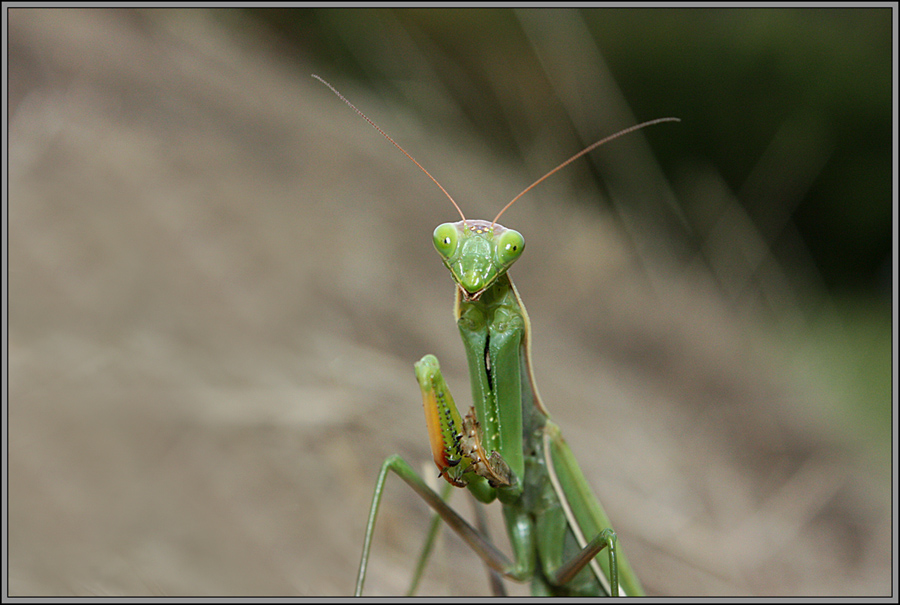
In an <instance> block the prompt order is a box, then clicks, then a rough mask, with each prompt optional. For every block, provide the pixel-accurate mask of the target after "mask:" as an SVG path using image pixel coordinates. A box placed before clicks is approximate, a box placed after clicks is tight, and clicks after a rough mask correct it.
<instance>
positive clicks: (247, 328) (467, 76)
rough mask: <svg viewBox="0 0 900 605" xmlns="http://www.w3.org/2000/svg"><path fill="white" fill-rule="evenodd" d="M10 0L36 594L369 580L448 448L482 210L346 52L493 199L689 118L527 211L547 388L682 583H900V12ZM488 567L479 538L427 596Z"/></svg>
mask: <svg viewBox="0 0 900 605" xmlns="http://www.w3.org/2000/svg"><path fill="white" fill-rule="evenodd" d="M7 17H8V27H9V74H8V81H9V96H8V103H9V112H8V115H9V223H8V224H9V225H10V229H9V293H10V294H9V423H8V427H9V428H8V453H9V457H8V468H9V497H8V506H9V509H8V513H9V514H8V519H9V526H8V527H9V584H8V587H9V588H8V589H9V594H10V595H16V596H24V595H223V596H231V595H281V596H288V595H290V596H294V595H347V594H350V593H352V590H353V584H354V580H355V575H356V566H357V564H358V560H359V554H360V549H361V545H362V536H363V531H364V526H365V517H366V514H367V511H368V506H369V501H370V498H371V492H372V488H373V486H374V480H375V476H376V474H377V471H378V468H379V466H380V464H381V462H382V460H383V459H384V458H385V457H386V456H388V455H390V454H393V453H399V454H401V455H403V456H404V457H405V458H406V459H407V460H409V461H410V462H411V463H412V464H413V465H414V466H419V465H422V467H423V469H424V470H423V473H424V474H426V475H430V474H432V473H433V468H432V466H433V465H432V463H431V462H430V453H429V451H428V444H427V437H426V433H425V429H424V422H423V418H422V413H421V403H420V401H421V399H420V396H419V394H418V389H417V387H416V384H415V381H414V378H413V373H412V363H413V362H414V361H416V360H417V359H419V358H420V357H421V356H422V355H424V354H425V353H435V354H437V355H438V357H439V358H440V359H441V360H442V366H443V367H444V368H445V371H446V372H447V377H448V381H449V383H450V386H451V388H453V389H454V390H455V391H456V393H457V395H456V396H457V398H458V400H459V401H460V405H461V406H467V405H468V403H467V402H468V386H467V381H466V376H467V374H466V369H465V361H464V357H463V351H462V346H461V343H460V342H459V339H458V335H457V334H456V329H455V326H454V325H453V321H452V316H451V311H452V299H453V287H452V283H451V281H450V279H449V276H448V275H447V274H446V271H445V269H443V268H442V266H441V263H440V261H439V259H438V257H437V255H436V254H435V253H434V251H433V248H432V245H431V242H430V239H431V232H432V230H433V228H434V226H436V225H437V224H438V223H440V222H444V221H452V220H456V218H457V216H456V215H455V211H454V210H453V208H452V206H451V205H450V203H449V201H447V200H446V198H445V197H444V196H443V194H442V193H441V192H440V191H439V190H438V189H437V188H436V187H435V186H434V184H433V183H431V181H430V180H428V178H427V177H426V176H425V175H424V174H422V173H421V172H420V171H419V170H418V168H416V167H415V165H413V164H412V163H410V162H409V161H408V160H407V159H406V158H405V157H403V156H402V155H401V154H400V153H399V152H397V150H396V149H394V148H393V146H391V145H390V144H389V143H388V142H387V141H385V140H384V139H383V138H382V137H381V136H379V135H378V133H376V132H375V131H374V130H372V128H371V127H369V126H368V125H367V124H366V123H365V122H364V121H363V120H361V119H360V118H359V117H358V116H356V114H354V113H353V111H352V110H350V109H349V108H348V107H346V106H345V105H344V104H343V103H341V101H340V100H339V99H337V97H335V96H334V95H333V94H332V93H331V92H330V91H329V90H328V89H327V88H326V87H324V86H323V85H322V84H320V83H319V82H317V81H315V80H314V79H313V78H311V77H310V74H312V73H316V74H318V75H320V76H322V77H323V78H324V79H326V80H328V81H330V82H331V83H332V84H333V85H335V86H336V87H337V88H338V90H340V91H341V92H342V93H343V94H344V95H345V96H347V97H348V98H349V99H350V100H351V101H353V102H354V103H355V104H356V105H357V106H358V107H359V108H360V109H362V110H363V111H364V112H365V113H366V114H367V115H368V116H369V117H370V118H372V119H373V120H375V121H376V122H377V123H378V124H379V125H380V126H381V127H382V128H384V129H385V130H386V131H387V132H388V133H389V134H390V135H391V136H392V137H393V138H394V139H395V140H397V141H398V142H399V143H400V144H401V145H403V146H404V148H405V149H406V150H407V151H408V152H409V153H410V154H412V155H413V156H414V157H415V158H416V159H417V160H418V161H419V162H420V163H422V164H423V165H424V166H425V167H426V168H427V169H428V170H429V171H430V172H431V173H432V174H433V175H434V176H435V177H436V178H437V179H438V181H440V182H441V184H442V185H443V186H444V187H445V188H447V190H448V191H449V192H450V193H451V195H453V196H454V198H455V199H456V200H457V201H458V202H459V204H460V205H461V207H462V209H463V211H464V212H465V213H466V216H468V217H470V218H486V219H490V218H492V217H493V216H494V215H495V214H496V213H497V211H498V210H499V209H500V208H501V207H502V206H503V205H504V204H505V203H506V202H507V201H509V200H510V199H512V198H513V197H514V196H515V195H516V194H518V193H519V192H520V191H521V190H522V189H524V188H525V187H527V186H528V185H529V184H531V183H532V182H533V181H534V180H536V179H537V178H539V177H540V176H542V175H543V174H544V173H545V172H547V171H548V170H550V169H551V168H553V167H554V166H556V165H557V164H559V163H560V162H561V161H563V160H564V159H566V158H568V157H569V156H571V155H572V154H574V153H575V152H577V151H579V150H580V149H582V148H583V147H585V146H587V145H589V144H590V143H592V142H594V141H596V140H598V139H600V138H602V137H604V136H606V135H608V134H611V133H613V132H616V131H617V130H619V129H621V128H625V127H627V126H630V125H632V124H635V123H637V122H640V121H644V120H650V119H654V118H659V117H666V116H675V117H678V118H680V119H681V122H680V123H669V124H662V125H658V126H653V127H651V128H648V129H646V130H642V131H641V132H639V133H635V134H631V135H628V136H627V137H624V138H622V139H618V140H616V141H615V142H613V143H610V144H609V145H606V146H604V147H602V148H600V149H598V150H597V151H595V152H593V153H591V154H590V155H589V156H588V157H586V158H584V159H582V160H580V161H578V162H576V163H574V164H572V165H570V166H569V167H567V168H566V169H565V170H563V171H561V172H560V173H558V174H556V175H554V176H553V177H552V178H551V179H549V180H548V181H546V182H544V183H542V184H541V185H540V186H539V187H537V188H536V189H535V190H533V191H532V192H530V193H529V194H528V195H527V196H525V197H524V198H523V199H522V200H520V201H519V202H517V204H516V205H515V206H513V207H512V208H511V209H510V210H509V211H508V212H507V213H506V214H505V215H504V217H503V219H502V221H501V222H502V223H503V224H505V225H506V226H508V227H511V228H515V229H517V230H519V231H520V232H522V233H523V234H524V236H525V238H526V241H527V243H528V247H527V250H526V253H525V254H524V256H523V257H522V259H520V260H519V262H518V263H517V265H516V267H515V268H514V269H513V271H512V275H513V277H514V279H515V280H516V283H517V285H518V288H519V290H520V293H521V294H522V296H523V299H524V300H525V302H526V304H527V305H528V309H529V312H530V315H531V319H532V323H533V328H534V332H535V334H534V338H535V351H534V360H535V366H536V374H537V380H538V382H539V383H540V386H541V391H542V394H543V396H544V399H545V402H546V403H547V405H548V407H549V409H550V411H551V413H552V414H553V416H554V419H555V420H556V421H557V422H558V423H559V424H560V425H561V427H562V429H563V433H564V435H565V436H566V438H567V440H568V441H569V443H570V445H571V446H572V448H573V450H574V451H575V454H576V456H577V457H578V459H579V462H580V464H581V465H582V468H583V469H584V470H585V473H586V475H587V476H588V478H589V480H590V481H591V483H592V484H593V486H594V487H595V490H596V492H597V493H598V495H599V498H600V500H601V501H602V502H603V504H604V506H605V507H606V508H607V511H608V512H609V514H610V517H611V518H612V520H613V522H614V523H616V530H617V532H618V534H619V537H620V540H621V543H622V544H623V545H624V547H625V549H626V550H627V552H628V554H629V558H630V559H631V561H632V564H633V566H634V567H635V568H636V570H637V571H638V574H639V575H640V577H641V579H642V581H643V582H644V584H645V587H646V588H647V590H648V592H650V593H651V594H652V595H661V596H666V595H727V596H736V595H771V596H788V595H790V596H804V595H866V596H890V595H891V594H893V593H892V589H893V587H894V582H895V578H894V577H893V576H892V571H891V570H892V566H891V554H892V550H891V549H892V547H893V546H895V545H896V541H895V535H894V532H895V529H894V526H893V525H892V519H893V516H892V515H893V508H892V500H891V495H892V486H893V485H894V484H893V481H894V480H893V476H892V467H891V460H892V452H893V449H892V446H893V443H892V437H893V432H892V427H893V422H892V416H891V414H892V392H893V391H892V382H891V381H892V372H891V364H890V360H891V353H892V338H891V337H892V323H891V319H892V316H891V314H892V295H893V292H894V281H893V279H894V272H895V266H894V265H893V263H892V259H893V255H894V254H895V253H896V248H895V246H896V242H895V241H894V240H893V239H892V238H893V234H894V231H893V228H892V225H893V219H894V216H893V211H894V208H895V205H894V203H893V196H894V194H895V191H894V189H893V185H894V181H893V180H892V178H893V171H892V167H893V161H892V160H893V158H892V143H893V141H894V136H895V129H894V128H895V125H894V124H893V123H892V116H893V109H894V105H893V103H894V100H893V98H892V90H893V89H892V79H891V78H892V73H893V72H892V63H891V61H892V56H893V49H892V44H893V35H894V32H893V29H892V26H893V22H894V20H895V19H896V15H895V14H894V13H893V12H892V10H891V9H890V8H866V9H752V10H748V9H672V10H662V9H580V10H571V9H565V10H562V9H560V10H558V9H521V10H507V9H283V8H277V9H252V10H250V9H248V10H242V9H229V10H224V9H219V10H197V9H194V10H170V9H154V10H98V9H92V10H74V9H18V8H14V9H8V12H7ZM388 486H389V487H388V490H387V493H386V496H385V500H384V503H383V506H382V513H381V516H380V517H379V520H378V525H377V529H376V540H375V544H374V547H373V553H372V562H371V564H370V569H369V576H368V581H367V587H366V594H370V595H387V594H402V593H403V591H405V589H406V586H407V585H408V582H409V578H410V575H411V573H412V570H413V569H414V566H415V560H416V556H417V553H418V550H419V548H420V546H421V543H422V540H423V537H424V534H425V528H426V525H427V522H428V518H429V517H428V510H427V507H426V506H425V505H424V504H422V502H421V501H419V500H418V499H417V498H416V497H415V496H414V495H413V494H412V493H411V492H410V491H409V490H408V489H407V488H406V487H405V486H404V485H402V484H401V483H400V482H399V481H396V480H395V481H392V482H389V484H388ZM467 499H468V498H467V496H466V495H465V494H463V493H458V494H456V495H455V496H454V502H456V503H457V506H458V507H459V508H460V510H461V511H463V512H464V513H465V514H468V513H469V510H470V508H471V507H470V505H469V503H468V502H467V501H466V500H467ZM490 514H491V522H492V525H493V526H494V527H493V535H494V536H495V537H496V538H497V540H498V542H500V543H501V545H502V544H504V542H503V540H504V538H503V537H502V534H503V528H502V523H500V521H499V516H498V514H497V510H496V507H491V509H490ZM504 548H505V546H504ZM510 590H511V592H512V594H527V593H528V589H527V587H523V586H513V585H511V586H510ZM488 591H489V588H488V584H487V581H486V576H485V573H484V570H483V568H482V566H481V564H480V563H479V561H478V560H477V558H476V557H474V556H473V555H472V554H471V553H470V551H469V550H468V549H467V547H465V545H464V544H462V543H461V542H460V541H459V540H458V539H457V538H456V536H454V535H446V536H444V537H443V539H442V541H441V545H440V547H439V551H438V553H437V555H436V558H435V560H434V561H433V562H432V563H431V565H430V566H429V570H428V572H427V574H426V579H425V582H424V585H423V587H422V590H421V593H422V594H434V595H473V594H489V592H488Z"/></svg>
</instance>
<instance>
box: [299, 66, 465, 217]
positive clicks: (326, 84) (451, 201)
mask: <svg viewBox="0 0 900 605" xmlns="http://www.w3.org/2000/svg"><path fill="white" fill-rule="evenodd" d="M311 75H312V77H314V78H315V79H316V80H318V81H319V82H321V83H322V84H324V85H325V86H327V87H328V88H330V89H331V92H333V93H334V94H336V95H337V96H338V98H339V99H340V100H341V101H343V102H344V103H346V104H347V105H349V106H350V108H351V109H353V111H355V112H356V113H358V114H359V115H360V116H361V117H362V119H364V120H365V121H366V122H368V123H369V124H370V125H371V126H372V127H373V128H374V129H375V130H377V131H378V132H380V133H381V135H382V136H383V137H384V138H386V139H387V140H388V141H390V142H391V143H393V144H394V147H396V148H397V149H399V150H400V151H402V152H403V155H405V156H406V157H408V158H409V159H410V160H412V162H413V164H415V165H416V166H418V167H419V168H420V169H421V170H422V172H424V173H425V174H427V175H428V178H430V179H431V180H432V181H434V184H435V185H437V186H438V187H440V188H441V191H443V192H444V195H446V196H447V198H448V199H449V200H450V203H452V204H453V207H454V208H456V211H457V212H459V215H460V216H461V217H462V220H463V222H466V215H464V214H463V211H462V210H460V209H459V205H458V204H457V203H456V200H454V199H453V198H452V197H451V196H450V194H449V193H447V190H446V189H444V187H443V185H441V184H440V183H438V182H437V179H436V178H434V177H433V176H431V173H430V172H428V171H427V170H425V168H424V167H423V166H422V164H420V163H418V162H417V161H416V158H414V157H412V156H411V155H409V154H408V153H406V150H405V149H403V147H400V145H398V144H397V142H396V141H395V140H394V139H392V138H391V137H390V136H388V133H386V132H385V131H383V130H382V129H381V128H379V127H378V124H376V123H375V122H373V121H372V120H370V119H369V118H367V117H366V114H364V113H363V112H361V111H360V110H358V109H357V108H356V105H354V104H353V103H351V102H350V101H348V100H347V99H346V98H345V97H344V95H342V94H341V93H339V92H338V91H337V90H336V89H335V88H334V86H332V85H331V84H329V83H328V82H326V81H325V80H323V79H322V78H320V77H319V76H317V75H316V74H311Z"/></svg>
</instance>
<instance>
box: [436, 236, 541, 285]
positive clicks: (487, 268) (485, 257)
mask: <svg viewBox="0 0 900 605" xmlns="http://www.w3.org/2000/svg"><path fill="white" fill-rule="evenodd" d="M434 248H435V249H436V250H437V251H438V254H440V255H441V259H442V260H443V261H444V265H445V266H446V267H447V268H448V269H450V273H451V275H453V281H455V282H456V283H457V284H458V285H459V287H460V288H461V289H462V293H463V297H464V298H465V299H466V300H477V299H478V297H479V296H481V293H482V292H484V291H485V290H486V289H487V288H489V287H490V286H491V284H493V283H494V282H495V281H496V280H497V278H499V277H500V276H501V275H503V274H504V273H506V270H507V269H509V267H510V265H512V264H513V263H514V262H516V259H518V258H519V257H520V256H521V255H522V251H523V250H524V249H525V238H524V237H522V234H521V233H519V232H518V231H515V230H514V229H507V228H506V227H504V226H503V225H499V224H497V223H493V222H490V221H480V220H461V221H458V222H456V223H443V224H441V225H438V227H437V228H436V229H435V230H434Z"/></svg>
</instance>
